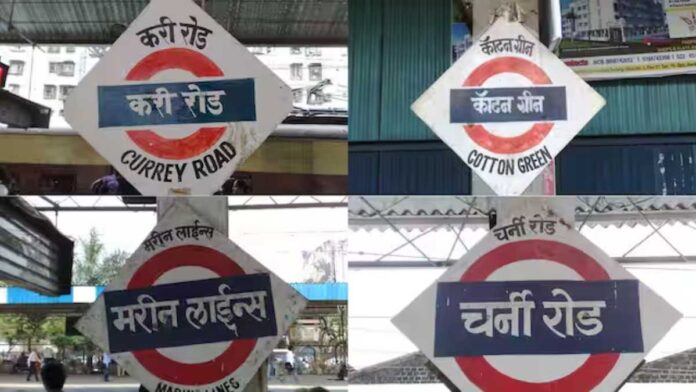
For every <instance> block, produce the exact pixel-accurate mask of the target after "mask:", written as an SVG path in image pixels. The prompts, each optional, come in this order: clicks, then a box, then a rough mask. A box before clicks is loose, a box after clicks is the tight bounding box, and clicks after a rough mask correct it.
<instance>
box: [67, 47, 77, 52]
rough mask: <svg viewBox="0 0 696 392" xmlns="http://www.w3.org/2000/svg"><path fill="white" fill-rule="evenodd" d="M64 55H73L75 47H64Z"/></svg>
mask: <svg viewBox="0 0 696 392" xmlns="http://www.w3.org/2000/svg"><path fill="white" fill-rule="evenodd" d="M65 53H75V47H74V46H66V47H65Z"/></svg>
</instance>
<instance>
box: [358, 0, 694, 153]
mask: <svg viewBox="0 0 696 392" xmlns="http://www.w3.org/2000/svg"><path fill="white" fill-rule="evenodd" d="M450 5H451V0H350V1H349V2H348V6H349V14H348V19H349V45H350V48H349V50H350V68H349V70H350V105H349V107H350V119H349V138H350V141H353V142H361V141H424V140H438V138H437V137H436V136H435V135H434V134H433V133H432V132H431V131H430V130H429V129H428V128H427V127H426V126H425V125H424V124H423V123H422V122H421V121H420V120H419V119H418V118H417V117H416V116H415V115H414V114H413V113H412V112H411V104H412V103H413V102H414V101H415V100H416V98H418V97H419V96H420V95H421V94H422V93H423V92H424V91H425V90H426V89H427V88H428V87H429V86H430V85H431V84H432V83H433V82H434V81H435V80H437V78H438V77H439V76H440V75H441V74H442V73H443V72H445V70H447V68H449V66H450V56H451V54H450V39H451V38H450V23H451V7H450ZM592 85H593V86H595V88H596V89H597V90H598V91H599V93H600V94H602V96H604V97H605V99H606V100H607V106H606V107H605V108H604V109H603V110H602V111H601V112H600V113H599V115H598V116H597V117H595V119H594V120H592V121H591V122H590V123H589V124H588V126H587V127H586V128H585V129H584V130H583V131H582V133H581V135H585V136H597V135H644V134H666V133H696V75H680V76H674V77H667V78H646V79H625V80H613V81H606V82H595V83H592Z"/></svg>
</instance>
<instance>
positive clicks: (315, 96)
mask: <svg viewBox="0 0 696 392" xmlns="http://www.w3.org/2000/svg"><path fill="white" fill-rule="evenodd" d="M104 50H105V48H104V47H88V46H53V45H48V46H44V45H42V46H36V47H33V48H32V47H31V46H28V45H20V46H0V62H3V63H5V64H8V65H9V66H10V69H9V75H8V78H7V85H6V87H5V88H6V89H7V90H10V91H11V92H13V93H15V94H17V95H20V96H22V97H24V98H28V99H30V100H31V101H34V102H37V103H39V104H42V105H44V106H48V107H50V108H51V109H52V110H53V113H52V116H51V124H50V126H51V128H67V127H69V125H68V124H67V122H66V121H65V119H64V118H63V101H64V99H65V97H67V95H68V94H69V93H70V91H72V89H73V88H74V87H75V86H76V85H77V84H78V83H79V81H80V80H81V79H82V78H83V77H84V76H85V75H86V74H87V72H89V70H90V69H91V68H92V67H93V66H94V65H95V64H96V63H97V62H98V61H99V59H100V57H101V55H102V54H103V53H104ZM249 50H250V51H251V52H252V53H254V54H256V55H257V56H258V58H259V59H260V60H261V61H262V62H263V63H264V64H266V65H267V66H268V67H269V68H270V69H271V70H273V71H274V72H275V73H276V74H277V75H278V76H280V77H281V78H282V79H283V80H284V81H285V82H286V83H287V84H288V85H289V86H290V87H291V88H292V89H293V99H294V102H295V105H296V106H298V107H301V108H306V109H343V110H345V109H347V106H348V95H347V85H348V51H347V49H346V48H340V47H329V48H304V47H251V48H249Z"/></svg>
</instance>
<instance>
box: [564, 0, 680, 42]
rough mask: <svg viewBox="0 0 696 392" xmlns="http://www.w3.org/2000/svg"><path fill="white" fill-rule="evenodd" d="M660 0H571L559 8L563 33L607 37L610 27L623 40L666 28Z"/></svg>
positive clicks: (609, 34) (592, 37) (581, 36)
mask: <svg viewBox="0 0 696 392" xmlns="http://www.w3.org/2000/svg"><path fill="white" fill-rule="evenodd" d="M666 28H667V26H666V22H665V12H664V6H663V1H662V0H613V1H606V0H574V1H572V2H570V3H569V5H568V6H567V8H565V9H564V10H563V35H564V36H566V37H570V36H571V35H572V36H573V37H575V38H580V39H591V40H600V41H601V40H608V39H610V38H611V37H612V36H611V33H610V30H612V29H616V30H620V31H621V35H622V36H623V39H624V40H631V38H634V37H639V36H641V35H648V34H655V33H659V32H663V31H666Z"/></svg>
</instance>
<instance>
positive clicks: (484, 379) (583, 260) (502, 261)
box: [455, 240, 620, 392]
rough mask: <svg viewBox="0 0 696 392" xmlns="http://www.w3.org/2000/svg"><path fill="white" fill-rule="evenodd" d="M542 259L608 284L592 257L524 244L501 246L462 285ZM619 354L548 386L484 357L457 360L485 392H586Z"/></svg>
mask: <svg viewBox="0 0 696 392" xmlns="http://www.w3.org/2000/svg"><path fill="white" fill-rule="evenodd" d="M530 259H543V260H548V261H552V262H555V263H558V264H562V265H564V266H566V267H568V268H570V269H572V270H573V271H575V272H576V273H577V274H578V275H580V276H581V277H582V278H583V279H584V280H589V281H599V280H609V279H610V277H609V274H608V273H607V271H605V270H604V268H602V266H601V265H599V264H598V263H597V262H596V261H595V260H594V259H593V258H592V257H591V256H589V255H588V254H587V253H585V252H583V251H581V250H580V249H578V248H575V247H573V246H570V245H568V244H563V243H560V242H556V241H547V240H525V241H517V242H511V243H508V244H505V245H503V246H499V247H497V248H495V249H493V250H492V251H490V252H488V253H486V254H485V255H483V256H481V257H480V258H479V259H478V260H476V261H475V262H474V263H473V264H472V265H471V266H470V267H469V268H468V269H467V270H466V272H464V274H463V275H462V277H461V279H460V280H461V281H462V282H482V281H485V280H486V279H487V278H488V277H489V276H490V275H491V274H492V273H493V272H495V271H496V270H498V269H499V268H502V267H504V266H506V265H509V264H513V263H516V262H518V261H521V260H530ZM619 356H620V354H619V353H607V354H592V355H590V356H589V358H587V360H586V361H585V362H584V363H583V364H582V365H581V366H580V367H579V368H577V369H576V370H575V371H574V372H572V373H570V374H569V375H567V376H565V377H562V378H559V379H557V380H554V381H549V382H539V383H535V382H527V381H522V380H518V379H515V378H512V377H510V376H508V375H506V374H503V373H501V372H500V371H499V370H498V369H496V368H495V367H493V366H492V365H491V364H490V363H489V362H488V361H487V360H486V358H484V357H483V356H476V357H456V358H455V361H456V362H457V364H458V365H459V368H460V369H462V372H464V374H465V375H466V377H467V378H468V379H469V380H471V382H473V383H474V384H476V386H478V387H479V388H481V389H482V390H484V391H516V392H538V391H542V390H545V391H564V392H566V391H567V392H576V391H577V392H586V391H589V390H592V389H593V388H594V387H596V386H597V385H599V383H600V382H602V380H604V378H605V377H606V376H607V374H609V372H610V371H611V369H613V368H614V365H616V362H617V361H618V360H619Z"/></svg>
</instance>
